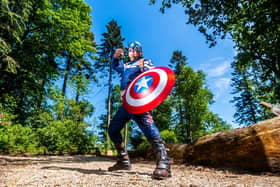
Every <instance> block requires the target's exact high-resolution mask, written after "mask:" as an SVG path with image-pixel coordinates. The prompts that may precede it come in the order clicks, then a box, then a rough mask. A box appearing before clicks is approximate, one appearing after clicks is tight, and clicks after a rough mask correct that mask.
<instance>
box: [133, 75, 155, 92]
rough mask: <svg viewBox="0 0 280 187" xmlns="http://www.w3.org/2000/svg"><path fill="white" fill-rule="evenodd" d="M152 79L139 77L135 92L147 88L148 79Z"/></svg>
mask: <svg viewBox="0 0 280 187" xmlns="http://www.w3.org/2000/svg"><path fill="white" fill-rule="evenodd" d="M150 80H152V78H149V77H146V76H144V77H142V78H141V79H139V80H138V81H137V82H136V84H135V86H137V89H136V92H138V93H139V91H140V90H146V89H147V88H149V81H150Z"/></svg>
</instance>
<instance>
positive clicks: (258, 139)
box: [184, 117, 280, 172]
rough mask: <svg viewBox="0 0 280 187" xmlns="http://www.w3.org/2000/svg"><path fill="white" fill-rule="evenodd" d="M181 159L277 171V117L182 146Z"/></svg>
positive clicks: (279, 160) (279, 150)
mask: <svg viewBox="0 0 280 187" xmlns="http://www.w3.org/2000/svg"><path fill="white" fill-rule="evenodd" d="M184 162H186V163H195V164H202V165H210V166H218V167H224V166H225V167H231V168H239V169H246V170H252V171H272V172H277V171H280V117H276V118H273V119H269V120H265V121H262V122H259V123H257V124H254V125H251V126H248V127H245V128H238V129H233V130H228V131H224V132H220V133H215V134H211V135H208V136H204V137H201V138H199V139H198V140H197V141H196V142H195V143H194V144H193V145H189V146H186V148H185V153H184Z"/></svg>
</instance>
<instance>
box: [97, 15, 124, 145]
mask: <svg viewBox="0 0 280 187" xmlns="http://www.w3.org/2000/svg"><path fill="white" fill-rule="evenodd" d="M106 29H107V32H105V33H103V34H102V35H103V38H102V39H101V41H102V43H101V44H100V47H99V51H98V55H99V56H98V60H97V62H96V64H95V67H96V69H97V70H98V71H100V74H99V75H100V76H101V78H104V77H108V80H107V81H106V82H107V83H105V84H106V85H107V86H108V95H107V99H106V109H107V114H106V118H105V117H104V116H101V118H102V120H103V121H102V122H101V136H102V137H101V139H104V141H105V142H106V144H105V149H107V146H109V145H110V143H109V142H110V140H109V136H108V134H107V130H108V128H109V124H110V120H111V118H112V114H113V112H114V111H113V110H116V109H113V108H112V107H115V106H114V105H118V104H116V103H118V102H120V91H119V92H118V93H113V94H112V92H116V91H113V89H114V88H113V83H112V80H113V74H114V72H113V70H112V65H111V60H112V59H111V58H112V56H113V53H114V52H115V49H117V48H123V40H124V38H123V37H122V34H121V27H120V26H119V25H118V23H117V22H116V21H115V20H112V21H110V22H109V23H108V24H107V25H106ZM118 89H119V88H118ZM112 95H113V96H112ZM112 97H118V98H117V99H116V98H112ZM112 109H113V110H112ZM108 149H109V148H108Z"/></svg>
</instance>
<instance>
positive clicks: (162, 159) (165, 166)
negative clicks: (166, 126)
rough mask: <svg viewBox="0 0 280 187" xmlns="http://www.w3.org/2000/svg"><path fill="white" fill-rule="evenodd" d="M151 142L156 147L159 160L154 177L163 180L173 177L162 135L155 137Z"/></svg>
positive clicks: (155, 150) (157, 159)
mask: <svg viewBox="0 0 280 187" xmlns="http://www.w3.org/2000/svg"><path fill="white" fill-rule="evenodd" d="M151 144H152V146H153V148H154V152H155V154H156V161H157V166H156V169H155V170H154V172H153V175H152V178H154V179H159V180H162V179H166V178H168V177H171V170H170V164H169V158H168V156H167V153H166V149H165V146H164V141H163V140H162V138H161V137H155V138H154V139H153V140H152V142H151Z"/></svg>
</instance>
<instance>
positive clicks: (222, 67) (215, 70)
mask: <svg viewBox="0 0 280 187" xmlns="http://www.w3.org/2000/svg"><path fill="white" fill-rule="evenodd" d="M229 69H230V62H227V61H225V62H224V63H222V64H219V65H218V66H215V67H212V68H211V67H210V68H209V69H206V73H207V75H208V76H209V77H219V76H222V75H224V74H225V73H226V72H228V71H229Z"/></svg>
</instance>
